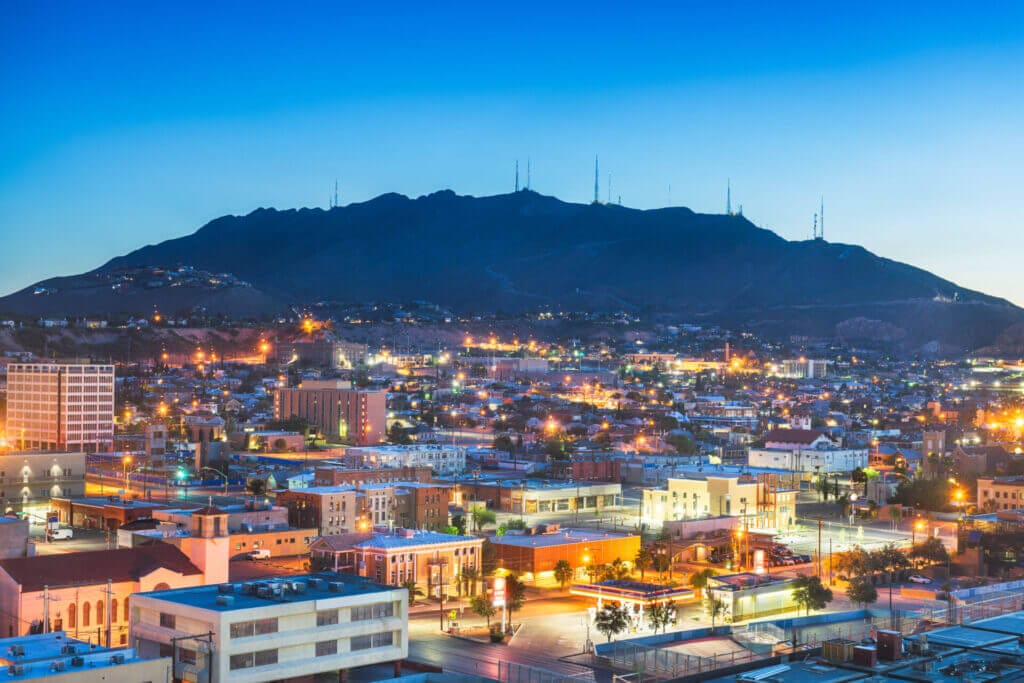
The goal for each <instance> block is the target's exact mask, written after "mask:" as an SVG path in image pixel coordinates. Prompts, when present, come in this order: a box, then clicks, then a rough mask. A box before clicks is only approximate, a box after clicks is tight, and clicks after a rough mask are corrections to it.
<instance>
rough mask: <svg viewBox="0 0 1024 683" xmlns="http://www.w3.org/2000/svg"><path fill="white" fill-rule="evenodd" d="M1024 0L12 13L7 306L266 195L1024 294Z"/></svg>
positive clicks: (260, 202) (49, 6)
mask: <svg viewBox="0 0 1024 683" xmlns="http://www.w3.org/2000/svg"><path fill="white" fill-rule="evenodd" d="M1022 67H1024V4H1022V3H1020V2H999V1H998V0H997V1H995V2H988V3H981V4H979V3H966V2H959V3H945V2H927V3H925V2H885V3H881V2H866V3H860V2H859V3H852V2H851V3H837V2H820V3H810V2H788V3H784V2H728V1H723V0H717V1H715V2H703V3H696V2H682V1H678V0H677V1H676V2H665V3H621V2H617V3H604V2H588V3H576V2H545V3H531V2H508V3H481V2H473V3H469V2H465V3H446V2H436V3H425V2H417V3H402V2H392V3H380V2H374V3H350V2H344V1H332V2H274V3H270V2H259V1H250V2H234V3H231V2H201V3H200V2H125V3H117V2H48V1H46V0H31V1H30V0H24V1H22V0H12V1H11V2H5V3H2V6H0V78H2V84H0V85H2V90H0V252H2V255H3V265H2V267H0V293H7V292H10V291H13V290H15V289H19V288H21V287H24V286H26V285H28V284H30V283H32V282H34V281H37V280H40V279H43V278H46V277H50V276H55V275H64V274H72V273H77V272H81V271H84V270H89V269H92V268H95V267H97V266H99V265H100V264H101V263H103V262H105V261H106V260H107V259H109V258H110V257H113V256H115V255H118V254H121V253H124V252H127V251H130V250H132V249H134V248H136V247H139V246H142V245H144V244H147V243H153V242H158V241H161V240H164V239H168V238H171V237H176V236H180V235H184V234H187V233H190V232H192V231H194V230H196V229H197V228H199V227H200V226H201V225H202V224H204V223H205V222H206V221H208V220H210V219H212V218H215V217H217V216H219V215H223V214H227V213H232V214H245V213H248V212H250V211H252V210H253V209H255V208H257V207H261V206H273V207H278V208H292V207H301V206H324V207H326V205H327V204H328V201H329V197H330V194H331V192H332V189H333V185H334V181H335V179H337V180H338V181H339V183H340V187H341V190H340V192H341V200H342V203H349V202H354V201H363V200H366V199H369V198H371V197H374V196H376V195H378V194H380V193H383V192H391V191H394V192H401V193H404V194H407V195H410V196H417V195H421V194H425V193H429V192H432V191H434V190H438V189H442V188H451V189H453V190H455V191H456V192H459V193H465V194H474V195H487V194H496V193H502V192H508V191H511V190H512V185H513V165H514V162H515V160H516V159H519V160H520V165H521V169H522V175H523V177H524V179H525V166H526V160H527V158H528V157H529V158H530V159H531V163H532V167H533V188H534V189H535V190H537V191H539V192H543V193H545V194H551V195H555V196H557V197H560V198H562V199H565V200H568V201H578V202H585V201H589V200H590V199H591V196H592V191H593V190H592V188H593V175H592V174H593V159H594V155H595V154H599V155H600V158H601V169H602V178H601V186H602V189H601V194H602V199H604V198H605V197H604V195H605V194H606V192H607V182H608V176H607V174H608V173H610V174H611V182H612V195H613V198H615V199H617V198H618V197H619V196H621V198H622V203H623V204H625V205H628V206H633V207H639V208H653V207H660V206H665V205H667V204H673V205H682V206H689V207H691V208H693V209H694V210H696V211H703V212H722V211H724V210H725V186H726V179H727V178H731V179H732V190H733V194H732V196H733V203H734V206H737V205H740V204H742V206H743V209H744V213H745V214H746V215H747V217H748V218H750V219H751V220H752V221H754V222H755V223H757V224H758V225H761V226H763V227H767V228H770V229H772V230H775V231H776V232H778V233H779V234H780V235H782V236H783V237H786V238H788V239H806V238H808V237H809V236H810V234H811V223H812V217H813V214H814V212H815V211H816V210H817V208H818V201H819V197H821V196H824V198H825V212H826V225H825V228H826V238H828V239H830V240H833V241H840V242H849V243H857V244H862V245H864V246H865V247H867V248H868V249H870V250H872V251H874V252H876V253H878V254H881V255H884V256H888V257H890V258H894V259H898V260H902V261H907V262H910V263H912V264H914V265H917V266H920V267H923V268H926V269H929V270H932V271H934V272H935V273H937V274H938V275H940V276H943V277H947V278H949V279H952V280H954V281H956V282H958V283H960V284H961V285H963V286H965V287H970V288H973V289H979V290H982V291H986V292H988V293H991V294H995V295H999V296H1003V297H1006V298H1008V299H1010V300H1012V301H1014V302H1015V303H1017V304H1024V279H1022V278H1021V277H1020V276H1019V275H1018V272H1019V266H1018V265H1017V264H1016V262H1015V258H1016V257H1017V256H1018V255H1020V254H1024V230H1022V229H1020V227H1019V223H1020V221H1021V218H1020V217H1021V215H1022V208H1024V207H1022V203H1024V192H1022V189H1021V188H1022V187H1024V161H1022V160H1024V135H1022V131H1024V88H1021V87H1020V79H1021V70H1022Z"/></svg>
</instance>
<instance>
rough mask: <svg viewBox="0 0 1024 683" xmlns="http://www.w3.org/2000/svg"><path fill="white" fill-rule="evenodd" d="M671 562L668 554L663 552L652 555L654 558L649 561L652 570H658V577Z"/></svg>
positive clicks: (661, 576)
mask: <svg viewBox="0 0 1024 683" xmlns="http://www.w3.org/2000/svg"><path fill="white" fill-rule="evenodd" d="M671 564H672V562H671V561H669V559H668V555H666V554H664V553H658V554H657V555H655V556H654V559H653V560H652V561H651V567H652V568H653V569H654V571H656V572H658V578H663V577H664V574H665V572H667V571H668V568H669V566H670V565H671Z"/></svg>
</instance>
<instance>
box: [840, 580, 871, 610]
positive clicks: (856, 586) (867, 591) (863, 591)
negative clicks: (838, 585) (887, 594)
mask: <svg viewBox="0 0 1024 683" xmlns="http://www.w3.org/2000/svg"><path fill="white" fill-rule="evenodd" d="M846 597H848V598H849V599H850V602H853V603H856V604H858V605H860V606H862V607H867V606H868V605H870V604H872V603H873V602H875V601H877V600H878V589H876V588H875V585H874V584H873V583H871V580H870V579H866V578H864V579H853V580H852V581H850V585H849V586H847V588H846Z"/></svg>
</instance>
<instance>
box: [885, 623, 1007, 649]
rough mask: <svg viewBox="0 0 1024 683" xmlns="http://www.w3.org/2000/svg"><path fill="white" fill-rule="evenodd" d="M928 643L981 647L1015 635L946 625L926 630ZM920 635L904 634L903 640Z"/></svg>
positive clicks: (998, 642)
mask: <svg viewBox="0 0 1024 683" xmlns="http://www.w3.org/2000/svg"><path fill="white" fill-rule="evenodd" d="M925 635H927V636H928V645H932V644H933V643H934V644H937V645H948V646H950V647H965V648H981V647H992V646H994V645H999V644H1002V643H1007V642H1010V641H1011V640H1016V639H1017V636H1015V635H1011V634H1009V633H996V632H994V631H983V630H981V629H978V628H971V627H969V626H948V627H946V628H940V629H936V630H934V631H928V632H927V634H925ZM919 637H920V636H917V635H910V636H905V640H916V639H917V638H919Z"/></svg>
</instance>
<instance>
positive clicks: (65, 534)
mask: <svg viewBox="0 0 1024 683" xmlns="http://www.w3.org/2000/svg"><path fill="white" fill-rule="evenodd" d="M74 535H75V532H74V531H72V530H71V529H69V528H67V527H65V528H63V529H54V530H53V531H51V532H50V540H51V541H66V540H68V539H69V538H72V537H74Z"/></svg>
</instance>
